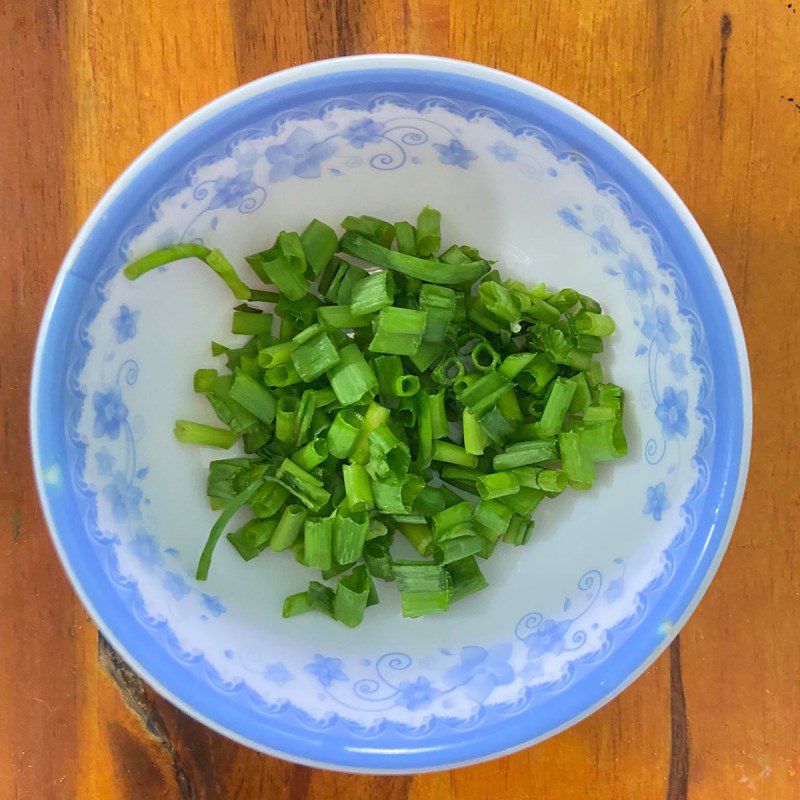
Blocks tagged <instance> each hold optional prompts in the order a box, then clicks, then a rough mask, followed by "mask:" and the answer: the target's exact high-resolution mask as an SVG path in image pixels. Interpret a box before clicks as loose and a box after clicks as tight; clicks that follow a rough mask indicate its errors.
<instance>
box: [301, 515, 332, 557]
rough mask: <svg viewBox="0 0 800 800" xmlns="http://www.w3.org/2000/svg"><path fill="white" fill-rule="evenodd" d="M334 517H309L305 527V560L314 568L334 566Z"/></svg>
mask: <svg viewBox="0 0 800 800" xmlns="http://www.w3.org/2000/svg"><path fill="white" fill-rule="evenodd" d="M333 525H334V523H333V518H332V517H308V518H307V519H306V521H305V526H304V528H303V543H304V562H305V565H306V566H307V567H311V568H312V569H330V568H331V566H333Z"/></svg>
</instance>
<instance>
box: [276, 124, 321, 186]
mask: <svg viewBox="0 0 800 800" xmlns="http://www.w3.org/2000/svg"><path fill="white" fill-rule="evenodd" d="M335 152H336V142H334V141H333V140H332V139H326V140H325V141H322V142H317V141H316V140H315V139H314V134H313V133H311V131H309V130H306V129H305V128H295V130H293V131H292V133H291V134H290V135H289V138H288V139H287V140H286V141H285V142H284V143H283V144H276V145H273V146H272V147H268V148H267V150H266V152H265V154H264V155H265V156H266V158H267V161H268V162H269V163H270V164H272V169H270V171H269V179H270V180H271V181H285V180H286V179H287V178H290V177H291V176H292V175H294V176H295V177H297V178H319V176H320V175H321V174H322V170H321V168H320V164H321V163H322V162H323V161H325V160H326V159H328V158H330V157H331V156H332V155H333V154H334V153H335Z"/></svg>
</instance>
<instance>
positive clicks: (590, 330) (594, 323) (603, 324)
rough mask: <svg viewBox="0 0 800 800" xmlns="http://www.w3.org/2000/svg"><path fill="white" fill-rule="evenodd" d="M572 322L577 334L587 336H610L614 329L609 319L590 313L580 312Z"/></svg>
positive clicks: (611, 320)
mask: <svg viewBox="0 0 800 800" xmlns="http://www.w3.org/2000/svg"><path fill="white" fill-rule="evenodd" d="M573 321H574V323H575V327H576V328H577V329H578V332H579V333H586V334H588V335H589V336H611V334H612V333H614V331H615V329H616V326H615V325H614V320H613V319H612V318H611V317H609V316H608V315H607V314H597V313H594V312H592V311H582V312H581V313H580V314H578V315H577V316H575V318H574V319H573Z"/></svg>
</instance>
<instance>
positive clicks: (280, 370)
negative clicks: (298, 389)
mask: <svg viewBox="0 0 800 800" xmlns="http://www.w3.org/2000/svg"><path fill="white" fill-rule="evenodd" d="M302 382H303V378H302V377H301V376H300V373H299V372H298V371H297V369H296V367H295V365H294V364H293V363H292V362H291V361H290V362H289V363H287V364H278V366H277V367H272V368H271V369H268V370H266V371H265V372H264V383H265V384H266V385H267V386H270V387H272V388H275V389H281V388H283V387H285V386H294V385H295V384H296V383H302Z"/></svg>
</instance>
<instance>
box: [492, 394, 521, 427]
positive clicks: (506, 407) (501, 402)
mask: <svg viewBox="0 0 800 800" xmlns="http://www.w3.org/2000/svg"><path fill="white" fill-rule="evenodd" d="M497 410H498V411H499V412H500V413H501V414H502V415H503V416H504V417H505V418H506V419H507V420H509V421H510V422H520V421H521V420H522V419H523V415H522V410H521V409H520V407H519V400H518V399H517V393H516V392H515V391H514V389H513V388H512V389H511V391H510V392H506V393H505V394H504V395H502V396H500V397H498V398H497Z"/></svg>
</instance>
